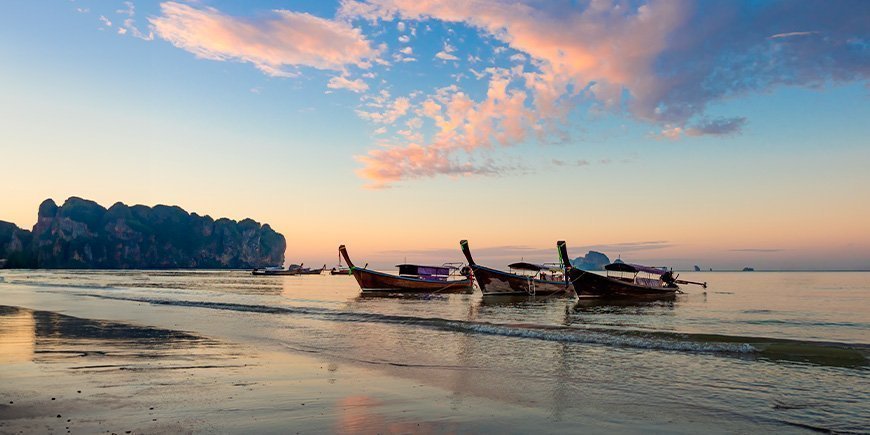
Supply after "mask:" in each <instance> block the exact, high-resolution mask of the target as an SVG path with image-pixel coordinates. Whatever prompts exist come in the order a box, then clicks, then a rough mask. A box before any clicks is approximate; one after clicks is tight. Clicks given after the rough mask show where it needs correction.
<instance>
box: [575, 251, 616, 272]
mask: <svg viewBox="0 0 870 435" xmlns="http://www.w3.org/2000/svg"><path fill="white" fill-rule="evenodd" d="M608 264H610V259H609V258H607V256H606V255H604V254H602V253H600V252H598V251H589V252H587V253H586V255H585V256H583V257H577V258H575V259H573V260H571V265H573V266H574V267H576V268H578V269H581V270H604V266H605V265H608Z"/></svg>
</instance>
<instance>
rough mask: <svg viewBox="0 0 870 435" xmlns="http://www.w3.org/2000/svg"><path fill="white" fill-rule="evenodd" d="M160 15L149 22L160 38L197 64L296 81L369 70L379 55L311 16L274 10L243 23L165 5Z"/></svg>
mask: <svg viewBox="0 0 870 435" xmlns="http://www.w3.org/2000/svg"><path fill="white" fill-rule="evenodd" d="M160 10H161V15H160V16H158V17H154V18H150V19H149V21H150V22H151V25H152V26H153V28H154V31H155V32H156V34H157V35H158V36H160V37H161V38H163V39H165V40H167V41H169V42H170V43H172V44H173V45H175V46H176V47H178V48H181V49H184V50H187V51H189V52H191V53H193V54H194V55H196V56H197V57H199V58H203V59H210V60H219V61H230V60H232V61H237V62H249V63H251V64H253V65H254V66H256V67H257V68H258V69H259V70H261V71H263V72H264V73H265V74H268V75H270V76H277V77H286V76H294V75H296V72H295V70H294V68H296V67H299V66H306V67H312V68H317V69H322V70H335V71H343V70H344V69H345V68H346V67H347V66H349V65H355V66H357V67H360V68H367V67H368V66H369V65H370V61H371V60H373V59H375V58H377V57H378V56H379V54H380V50H379V49H376V48H373V47H372V45H371V44H370V43H369V41H368V40H366V38H365V37H364V36H363V35H362V33H361V31H360V30H359V29H356V28H354V27H352V26H351V25H350V24H348V23H345V22H342V21H332V20H328V19H324V18H320V17H316V16H314V15H310V14H307V13H299V12H292V11H287V10H274V11H272V12H271V13H270V14H269V15H267V16H263V17H257V18H243V17H233V16H229V15H226V14H224V13H222V12H221V11H219V10H217V9H215V8H212V7H208V6H198V7H194V6H191V5H187V4H182V3H176V2H165V3H162V4H161V5H160Z"/></svg>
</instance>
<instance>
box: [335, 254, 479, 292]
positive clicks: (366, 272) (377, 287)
mask: <svg viewBox="0 0 870 435" xmlns="http://www.w3.org/2000/svg"><path fill="white" fill-rule="evenodd" d="M338 252H339V253H340V254H341V256H342V257H344V261H345V262H346V263H347V265H348V267H349V268H350V273H351V274H353V277H354V278H356V281H357V283H359V286H360V289H362V292H363V293H384V294H387V293H471V292H472V290H473V287H472V285H473V283H474V280H473V279H472V278H471V277H470V276H468V275H467V274H466V275H463V274H462V273H461V272H462V270H461V268H460V266H461V264H459V263H445V264H444V265H442V266H423V265H418V264H399V265H397V266H396V267H398V268H399V274H398V275H392V274H389V273H384V272H378V271H376V270H370V269H368V268H367V266H368V265H366V267H357V266H354V265H353V262H352V261H351V260H350V256H348V254H347V249H346V248H345V247H344V245H341V246H339V247H338ZM466 272H468V271H466Z"/></svg>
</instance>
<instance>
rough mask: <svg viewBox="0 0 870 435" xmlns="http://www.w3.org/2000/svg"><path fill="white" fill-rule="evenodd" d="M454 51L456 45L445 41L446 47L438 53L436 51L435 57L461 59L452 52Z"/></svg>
mask: <svg viewBox="0 0 870 435" xmlns="http://www.w3.org/2000/svg"><path fill="white" fill-rule="evenodd" d="M454 51H456V47H454V46H452V45H450V44H448V43H447V42H445V43H444V49H442V50H441V51H439V52H438V53H435V58H437V59H441V60H459V58H458V57H456V56H455V55H453V54H451V53H453V52H454Z"/></svg>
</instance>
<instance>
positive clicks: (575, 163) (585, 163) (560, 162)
mask: <svg viewBox="0 0 870 435" xmlns="http://www.w3.org/2000/svg"><path fill="white" fill-rule="evenodd" d="M552 162H553V164H554V165H556V166H577V167H581V166H589V160H585V159H579V160H575V161H573V162H569V161H566V160H560V159H553V160H552Z"/></svg>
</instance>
